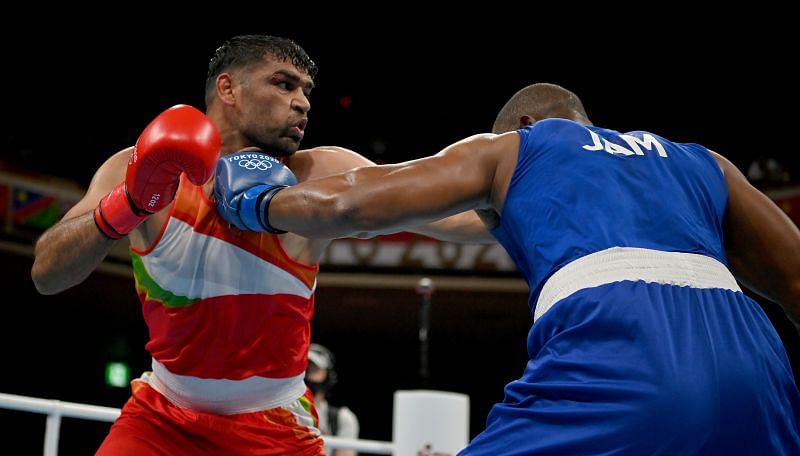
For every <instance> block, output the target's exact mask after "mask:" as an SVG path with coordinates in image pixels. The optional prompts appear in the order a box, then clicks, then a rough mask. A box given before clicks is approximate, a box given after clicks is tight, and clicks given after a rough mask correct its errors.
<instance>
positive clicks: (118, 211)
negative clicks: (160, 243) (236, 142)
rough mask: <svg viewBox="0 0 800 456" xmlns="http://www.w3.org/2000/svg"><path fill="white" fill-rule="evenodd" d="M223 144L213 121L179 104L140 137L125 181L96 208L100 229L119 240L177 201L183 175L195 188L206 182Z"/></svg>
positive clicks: (160, 115) (155, 121) (95, 218)
mask: <svg viewBox="0 0 800 456" xmlns="http://www.w3.org/2000/svg"><path fill="white" fill-rule="evenodd" d="M221 144H222V140H221V139H220V136H219V132H218V131H217V128H216V127H215V126H214V124H213V123H212V122H211V120H210V119H209V118H208V117H206V115H205V114H203V113H202V112H200V111H198V110H197V109H195V108H193V107H191V106H187V105H176V106H173V107H171V108H169V109H167V110H166V111H164V112H162V113H161V114H159V115H158V117H156V118H155V119H153V121H152V122H150V125H148V126H147V128H145V129H144V131H143V132H142V134H141V135H139V139H138V140H137V141H136V146H135V147H134V148H133V152H132V153H131V158H130V160H129V161H128V170H127V172H126V173H125V181H124V182H122V183H120V184H119V185H117V186H116V187H115V188H114V190H112V191H111V192H110V193H109V194H108V195H106V196H105V197H103V199H102V200H100V204H98V205H97V208H95V210H94V221H95V223H96V224H97V227H98V228H99V229H100V231H101V232H102V233H103V234H104V235H106V236H107V237H109V238H111V239H119V238H121V237H123V236H125V235H126V234H128V233H130V232H131V231H132V230H133V229H134V228H136V227H137V226H138V225H139V224H140V223H142V221H143V220H144V219H145V218H147V217H148V216H150V215H151V214H153V213H155V212H158V211H160V210H161V209H163V208H164V207H166V206H167V205H169V203H171V202H172V200H173V199H175V192H176V191H177V190H178V183H179V182H180V176H181V173H186V177H187V178H189V180H190V181H191V182H192V183H193V184H195V185H202V184H204V183H206V181H208V179H209V178H211V176H212V175H213V173H214V167H215V165H216V163H217V158H218V156H219V149H220V145H221Z"/></svg>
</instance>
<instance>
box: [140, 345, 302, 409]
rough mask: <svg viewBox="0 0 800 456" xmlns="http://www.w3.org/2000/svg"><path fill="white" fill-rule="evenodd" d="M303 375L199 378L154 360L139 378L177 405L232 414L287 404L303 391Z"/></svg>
mask: <svg viewBox="0 0 800 456" xmlns="http://www.w3.org/2000/svg"><path fill="white" fill-rule="evenodd" d="M304 377H305V373H302V374H300V375H297V376H295V377H289V378H267V377H249V378H246V379H244V380H229V379H224V378H199V377H192V376H188V375H178V374H173V373H172V372H170V371H169V370H167V368H166V367H165V366H164V365H163V364H161V363H159V362H158V361H156V360H155V359H154V360H153V372H152V374H151V375H150V376H149V377H143V380H145V381H146V382H147V383H148V384H149V385H150V386H152V387H153V389H154V390H156V391H158V392H159V393H161V394H162V395H163V396H164V397H166V398H167V399H168V400H169V401H170V402H172V403H173V404H175V405H177V406H178V407H183V408H188V409H192V410H196V411H200V412H206V413H215V414H217V415H233V414H235V413H247V412H255V411H258V410H268V409H271V408H275V407H281V406H284V405H287V404H290V403H291V402H292V401H294V400H296V399H297V398H298V397H300V396H302V395H303V394H304V393H305V391H306V384H305V382H304V381H303V378H304Z"/></svg>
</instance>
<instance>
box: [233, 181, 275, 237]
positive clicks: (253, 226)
mask: <svg viewBox="0 0 800 456" xmlns="http://www.w3.org/2000/svg"><path fill="white" fill-rule="evenodd" d="M270 188H272V186H270V185H256V186H255V187H250V188H248V189H247V190H245V192H244V193H242V199H241V200H240V201H239V210H238V211H237V213H238V214H239V219H241V221H242V224H244V226H245V228H247V230H249V231H257V232H262V231H267V229H266V228H265V227H264V225H262V224H261V220H260V218H261V217H260V216H259V210H258V200H259V196H261V194H262V193H264V192H265V191H267V190H269V189H270Z"/></svg>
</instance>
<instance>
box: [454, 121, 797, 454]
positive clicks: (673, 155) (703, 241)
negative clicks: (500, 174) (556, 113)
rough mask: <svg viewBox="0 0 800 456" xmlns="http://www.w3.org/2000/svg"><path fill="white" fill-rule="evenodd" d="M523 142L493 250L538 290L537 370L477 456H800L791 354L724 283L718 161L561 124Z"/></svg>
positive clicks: (639, 135)
mask: <svg viewBox="0 0 800 456" xmlns="http://www.w3.org/2000/svg"><path fill="white" fill-rule="evenodd" d="M519 134H520V147H519V156H518V160H517V165H516V169H515V171H514V174H513V176H512V178H511V182H510V184H509V187H508V193H507V195H506V199H505V204H504V206H503V208H502V215H501V219H500V224H499V226H498V227H496V228H495V229H494V230H493V234H495V236H496V237H497V238H498V240H499V241H500V242H501V243H502V244H503V245H504V247H505V248H506V249H507V250H508V251H509V253H510V254H511V256H512V257H513V258H514V260H515V261H516V263H517V265H518V266H519V268H520V270H521V271H522V272H523V274H524V275H525V277H526V279H527V280H528V283H529V285H530V288H531V302H530V305H531V310H532V312H534V319H535V323H534V325H533V327H532V329H531V331H530V334H529V337H528V351H529V355H530V358H531V360H530V362H529V363H528V366H527V368H526V370H525V373H524V375H523V376H522V378H521V379H519V380H518V381H515V382H512V383H510V384H509V385H508V386H507V388H506V397H505V400H504V402H503V403H502V404H498V405H496V406H495V407H494V409H493V410H492V412H491V414H490V416H489V420H488V425H487V429H486V431H485V432H484V433H483V434H481V435H480V436H478V437H477V438H476V439H475V440H474V441H473V443H472V444H471V445H470V446H469V447H468V449H467V450H466V451H465V453H464V454H487V455H488V454H538V453H539V452H544V453H548V454H586V453H591V454H594V453H597V454H655V453H665V454H694V453H715V454H733V453H735V454H743V453H744V454H754V453H758V454H764V452H766V453H769V454H799V453H800V428H798V418H797V416H798V414H799V413H800V397H798V392H797V388H796V386H795V384H794V380H793V378H792V374H791V370H790V368H789V363H788V360H787V358H786V354H785V351H784V349H783V346H782V344H781V341H780V339H779V338H778V336H777V334H776V333H775V331H774V329H773V328H772V326H771V324H770V322H769V320H768V319H767V318H766V316H765V315H764V313H763V312H762V311H761V309H760V307H759V306H758V305H757V304H756V303H755V302H753V301H752V300H751V299H749V298H747V297H746V296H744V295H743V294H742V292H741V291H740V289H739V287H738V285H737V283H736V281H735V279H734V278H733V276H732V275H731V273H730V272H729V271H728V269H727V267H726V258H725V251H724V247H723V239H722V226H723V217H724V216H725V208H726V203H727V190H726V185H725V178H724V176H723V175H722V173H721V171H720V169H719V167H718V166H717V164H716V162H715V161H714V158H713V157H712V156H711V154H710V153H709V152H708V151H707V150H706V149H705V148H703V147H701V146H698V145H690V144H677V143H673V142H670V141H668V140H666V139H664V138H661V137H658V136H656V135H654V134H650V133H646V132H631V133H626V134H620V133H618V132H615V131H612V130H605V129H600V128H595V127H586V126H583V125H580V124H578V123H575V122H572V121H568V120H561V119H548V120H544V121H540V122H538V123H536V124H535V125H533V126H531V127H528V128H525V129H522V130H520V131H519ZM764 382H767V383H768V384H769V385H770V386H769V387H768V388H765V387H763V385H764ZM776 391H777V392H778V393H779V394H775V392H776Z"/></svg>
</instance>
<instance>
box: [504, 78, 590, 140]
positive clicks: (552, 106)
mask: <svg viewBox="0 0 800 456" xmlns="http://www.w3.org/2000/svg"><path fill="white" fill-rule="evenodd" d="M551 117H558V118H561V119H569V120H574V121H576V122H579V123H582V124H586V125H591V122H590V121H589V117H588V116H587V115H586V110H584V109H583V103H581V100H580V98H578V96H577V95H575V94H574V93H572V92H570V91H569V90H567V89H565V88H563V87H561V86H559V85H555V84H548V83H538V84H531V85H529V86H528V87H525V88H524V89H522V90H520V91H519V92H517V93H515V94H514V96H512V97H511V99H510V100H508V102H506V104H505V106H503V109H501V110H500V113H499V114H497V118H496V119H495V121H494V125H493V126H492V132H493V133H505V132H507V131H513V130H517V129H519V128H521V127H524V126H525V125H527V124H530V123H533V122H536V121H537V120H542V119H548V118H551Z"/></svg>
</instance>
